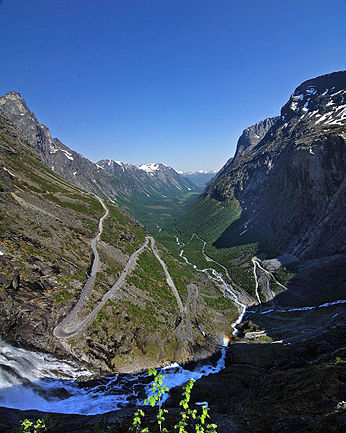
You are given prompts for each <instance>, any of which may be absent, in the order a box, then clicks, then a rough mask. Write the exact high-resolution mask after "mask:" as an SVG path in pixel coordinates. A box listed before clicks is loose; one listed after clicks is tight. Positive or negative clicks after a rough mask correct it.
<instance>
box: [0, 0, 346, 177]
mask: <svg viewBox="0 0 346 433" xmlns="http://www.w3.org/2000/svg"><path fill="white" fill-rule="evenodd" d="M345 15H346V2H345V1H344V0H141V1H140V0H2V1H1V0H0V41H1V67H0V93H1V94H5V93H6V92H8V91H9V90H15V91H18V92H20V93H21V94H22V96H23V97H24V98H25V100H26V101H27V104H28V106H29V108H30V109H31V110H32V111H33V112H34V113H35V114H36V116H37V117H38V119H39V121H40V122H42V123H44V124H46V125H47V126H48V127H49V128H50V130H51V132H52V134H53V136H55V137H58V138H59V139H60V140H61V141H63V142H64V143H65V144H66V145H67V146H69V147H71V148H73V149H74V150H76V151H78V152H80V153H82V154H84V155H85V156H87V157H88V158H90V159H91V160H93V161H97V160H99V159H102V158H112V159H115V160H122V161H128V162H131V163H135V164H138V163H147V162H156V161H162V162H165V163H166V164H169V165H171V166H173V167H174V168H176V169H183V170H190V169H213V168H220V167H221V166H222V165H223V164H224V163H225V162H226V160H227V159H228V158H229V157H230V156H232V155H233V154H234V150H235V145H236V142H237V139H238V137H239V135H240V133H241V131H242V130H243V129H244V128H246V127H247V126H249V125H251V124H252V123H255V122H257V121H259V120H262V119H264V118H266V117H269V116H274V115H277V114H278V113H279V110H280V108H281V106H282V105H283V104H284V103H285V102H286V100H287V98H288V97H289V95H290V93H291V92H292V91H293V90H294V88H295V87H297V86H298V85H299V84H300V83H301V82H302V81H304V80H306V79H308V78H312V77H314V76H317V75H321V74H324V73H328V72H333V71H336V70H341V69H345V64H344V60H345V58H346V56H345V54H346V53H345V45H346V44H345V27H346V26H345Z"/></svg>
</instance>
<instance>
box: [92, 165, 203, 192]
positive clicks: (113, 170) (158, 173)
mask: <svg viewBox="0 0 346 433" xmlns="http://www.w3.org/2000/svg"><path fill="white" fill-rule="evenodd" d="M97 167H98V168H100V167H101V168H102V169H103V170H104V171H105V172H106V173H108V174H109V175H111V176H112V177H114V178H116V179H117V180H118V181H119V182H120V183H121V185H122V187H123V188H124V189H126V191H127V193H128V195H132V194H142V195H143V194H145V195H146V196H147V197H157V198H162V197H164V198H167V196H176V195H180V194H181V192H182V191H183V192H188V191H196V190H197V188H196V186H195V185H194V184H193V183H191V182H190V181H188V180H186V179H184V177H183V176H181V175H180V174H178V173H177V172H176V171H175V170H174V169H173V168H171V167H168V166H167V165H165V164H162V163H152V164H142V165H139V166H136V165H132V164H128V163H124V162H120V161H112V160H109V159H103V160H101V161H98V162H97Z"/></svg>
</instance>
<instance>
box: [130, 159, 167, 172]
mask: <svg viewBox="0 0 346 433" xmlns="http://www.w3.org/2000/svg"><path fill="white" fill-rule="evenodd" d="M162 165H163V166H165V167H166V165H165V164H162V163H157V162H152V163H151V164H142V165H137V168H139V169H140V170H143V171H146V172H147V173H150V174H154V173H155V171H157V170H160V166H162Z"/></svg>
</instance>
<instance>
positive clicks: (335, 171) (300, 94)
mask: <svg viewBox="0 0 346 433" xmlns="http://www.w3.org/2000/svg"><path fill="white" fill-rule="evenodd" d="M345 84H346V72H336V73H332V74H328V75H324V76H321V77H317V78H315V79H312V80H308V81H306V82H304V83H303V84H301V85H300V86H299V87H298V88H297V89H296V90H295V91H294V93H293V94H292V95H291V97H290V99H289V101H288V102H287V103H286V104H285V106H284V107H283V108H282V110H281V117H280V118H278V119H277V118H275V121H270V122H268V123H267V126H268V127H269V126H270V124H271V127H270V128H269V130H268V131H267V132H266V134H265V135H264V137H263V138H262V139H261V140H260V141H258V143H256V144H255V142H253V143H252V144H250V145H249V146H248V147H247V149H246V148H245V147H244V145H243V144H240V146H239V149H238V150H237V153H236V157H235V159H234V162H233V163H232V164H231V165H230V166H226V167H225V169H224V170H223V172H222V175H221V176H219V177H218V178H217V179H216V181H215V182H214V183H213V184H212V185H210V186H209V188H208V189H207V190H206V192H205V197H209V198H215V199H217V200H218V201H220V202H224V203H228V202H230V201H231V200H232V199H234V198H236V199H237V200H238V201H239V203H240V206H241V209H242V213H241V221H242V225H239V228H238V231H239V233H238V237H239V235H245V234H246V233H247V235H250V234H251V233H252V234H258V233H260V234H261V235H262V236H263V237H265V238H266V239H267V240H269V241H270V242H271V243H272V244H273V245H274V246H275V248H277V250H278V251H279V252H281V253H284V252H289V253H292V254H294V255H296V256H299V257H301V258H312V257H321V256H323V255H332V254H338V253H340V252H341V251H342V249H343V246H344V245H345V237H346V236H345V231H344V229H343V228H342V226H340V221H343V203H344V200H345V180H344V179H345V120H346V114H345V107H346V105H345V104H346V101H345V99H346V91H345ZM251 128H252V127H250V130H251ZM255 130H256V128H255V129H254V130H253V132H254V131H255ZM262 131H263V132H264V131H265V128H263V129H262ZM245 135H247V134H245ZM242 142H243V141H241V143H242ZM230 230H231V229H230ZM230 230H229V231H230ZM226 232H227V231H226ZM224 235H225V236H224V239H223V240H225V239H226V238H227V236H226V235H227V233H225V234H224ZM221 238H222V236H221ZM223 240H222V239H220V240H219V241H220V242H221V243H222V242H223ZM225 242H226V243H227V242H231V240H230V239H229V238H228V240H227V241H225Z"/></svg>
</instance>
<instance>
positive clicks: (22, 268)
mask: <svg viewBox="0 0 346 433" xmlns="http://www.w3.org/2000/svg"><path fill="white" fill-rule="evenodd" d="M32 125H33V124H32ZM29 131H31V133H32V135H29V136H28V135H26V136H24V135H23V134H22V133H21V131H20V130H19V128H17V127H16V125H15V124H14V123H13V122H12V121H11V120H10V119H8V118H7V117H6V116H4V114H3V112H2V111H0V223H1V234H0V256H1V260H0V304H1V316H0V338H2V339H4V340H6V341H7V342H10V343H12V344H14V345H16V346H20V347H25V348H28V349H34V350H40V351H43V352H48V353H54V354H56V355H57V356H59V357H61V358H64V359H70V358H72V359H74V360H75V361H77V362H83V363H84V364H87V365H88V366H89V367H90V368H92V369H93V371H102V372H108V373H110V372H113V373H114V372H116V371H133V370H137V371H138V370H141V369H144V368H147V367H148V366H150V365H159V364H165V363H171V362H184V361H187V360H192V359H194V358H195V357H198V356H201V355H203V354H204V355H205V354H207V353H211V352H213V351H214V350H215V348H214V347H212V346H210V344H209V343H208V342H207V340H205V339H204V338H203V336H202V335H201V333H200V332H199V331H198V330H197V329H193V330H191V329H190V328H189V324H186V326H187V328H188V329H189V332H186V334H187V335H186V337H185V336H183V335H182V331H180V332H178V331H176V329H178V326H179V324H180V323H182V324H185V319H184V318H183V317H181V314H182V311H181V310H182V309H183V305H181V310H180V309H179V305H178V304H177V297H178V296H179V297H180V299H181V301H180V302H182V303H184V305H185V303H186V302H187V297H188V289H187V288H186V286H187V284H188V283H193V282H194V283H195V284H197V285H198V287H199V289H200V293H201V296H200V298H199V300H198V306H197V312H198V315H199V316H200V321H201V322H202V323H203V326H204V329H206V330H208V332H209V333H211V334H215V335H222V334H223V333H229V332H230V331H231V329H232V328H231V323H232V321H233V320H234V316H235V315H236V310H235V308H234V306H233V304H232V303H231V302H230V301H228V300H225V302H226V303H227V302H228V307H229V308H228V307H226V309H225V305H224V302H223V294H222V292H221V291H220V289H219V288H218V287H217V286H216V285H214V284H213V283H212V282H211V281H210V280H208V279H207V277H205V276H204V275H203V274H201V275H199V274H197V273H196V271H194V270H193V269H192V268H190V267H188V266H187V265H186V264H184V263H179V262H178V261H176V260H175V259H173V257H172V256H171V255H170V253H169V252H168V251H167V250H166V249H165V248H163V247H162V245H160V244H158V243H156V244H155V245H156V246H155V251H156V253H157V254H159V256H160V257H161V260H162V261H164V263H165V265H166V268H167V269H168V271H167V272H169V273H170V275H171V279H172V281H174V283H175V285H176V290H177V291H178V292H177V293H178V294H179V295H178V294H176V295H174V292H173V290H172V286H171V285H169V284H168V282H167V278H166V274H165V271H164V269H163V266H162V264H161V263H160V262H159V261H158V259H157V258H156V256H155V255H154V250H153V248H152V247H151V246H150V243H148V242H146V241H145V239H146V237H147V236H148V233H147V232H146V230H145V229H144V228H143V226H141V225H140V224H139V223H138V222H136V221H135V220H134V219H133V218H131V217H129V215H128V214H126V213H125V212H123V211H122V210H120V208H119V207H118V206H116V205H114V204H113V203H111V202H110V201H103V202H101V201H100V200H99V199H98V198H97V197H96V196H95V195H94V194H93V193H90V192H87V191H85V190H82V189H80V188H79V187H77V186H75V185H73V184H72V183H69V182H68V181H66V180H65V179H64V178H62V177H61V176H60V175H58V174H57V173H56V172H54V171H52V170H51V169H49V168H47V166H46V165H45V164H44V162H43V161H42V159H41V157H40V156H39V155H38V153H36V151H34V150H33V149H32V147H31V145H32V141H31V137H34V136H35V134H37V132H39V131H38V130H37V129H34V130H31V129H30V130H29ZM44 137H47V135H44ZM44 137H43V138H44ZM43 138H42V139H43ZM46 144H47V143H46ZM45 149H46V148H45ZM58 152H59V153H61V154H64V153H66V152H69V151H65V152H64V151H62V150H60V151H58ZM58 152H55V153H58ZM52 155H54V152H53V154H52ZM71 155H72V156H71V157H74V156H75V154H72V153H71ZM48 156H49V155H48ZM67 156H70V155H67ZM62 157H63V158H65V159H67V160H68V161H70V159H69V158H66V156H64V155H62ZM71 161H72V160H71ZM100 170H101V172H102V173H103V171H104V170H103V169H100ZM104 176H108V174H105V175H104ZM106 209H107V210H108V213H105V210H106ZM101 217H104V218H103V219H102V220H101ZM98 232H99V233H100V236H98ZM95 236H96V237H95ZM98 238H100V239H99V241H98V240H97V239H98ZM145 242H146V243H145ZM92 245H94V248H96V250H95V249H94V250H93V249H92V248H93V247H92ZM95 245H97V247H95ZM141 247H143V248H142V249H141V250H139V249H140V248H141ZM137 250H139V252H138V253H137V256H136V257H134V258H132V259H131V260H130V257H131V256H133V254H134V253H135V252H136V251H137ZM96 260H97V261H98V262H99V264H98V266H97V265H95V263H97V261H96ZM95 266H96V268H98V269H97V272H96V271H95ZM126 266H127V267H126ZM121 275H123V280H119V278H120V276H121ZM117 281H120V282H121V284H120V283H119V284H120V285H119V286H117V290H116V291H114V293H113V294H112V296H110V298H107V297H106V298H105V296H106V294H108V293H109V290H110V288H111V287H112V286H113V285H114V284H115V283H116V282H117ZM86 282H88V283H87V284H86V285H85V283H86ZM94 284H95V286H94V288H93V285H94ZM79 299H82V301H81V302H78V300H79ZM101 301H102V302H105V303H104V305H103V307H102V309H100V311H98V310H96V312H95V314H94V313H93V314H94V315H93V316H92V317H91V322H88V323H87V324H86V325H85V326H84V327H83V328H81V330H80V331H76V334H73V333H72V334H71V335H70V336H69V337H68V338H60V337H59V336H58V335H59V334H58V333H57V332H56V331H55V330H56V329H57V326H58V325H59V324H60V328H58V329H60V336H61V328H62V329H63V331H64V332H65V330H66V329H67V331H66V332H67V333H68V332H70V331H71V329H75V328H73V327H74V326H77V325H76V323H77V324H80V323H83V321H84V320H85V319H86V318H88V317H89V315H90V314H91V312H92V311H95V310H94V308H95V307H96V306H98V305H100V303H101ZM220 301H221V302H222V304H223V308H222V311H220V312H219V311H218V308H217V307H216V306H217V305H219V304H220ZM75 306H77V307H76V308H77V310H76V313H73V318H72V319H71V322H69V324H68V325H66V326H65V327H63V326H62V323H64V322H62V321H63V319H64V320H65V318H66V317H68V315H69V313H71V311H75V310H72V309H73V308H74V307H75ZM71 314H72V313H71ZM220 317H221V320H220ZM186 320H187V318H186ZM76 329H78V328H76ZM68 335H69V334H68ZM16 374H17V373H16V372H13V371H11V374H10V377H12V376H16Z"/></svg>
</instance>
